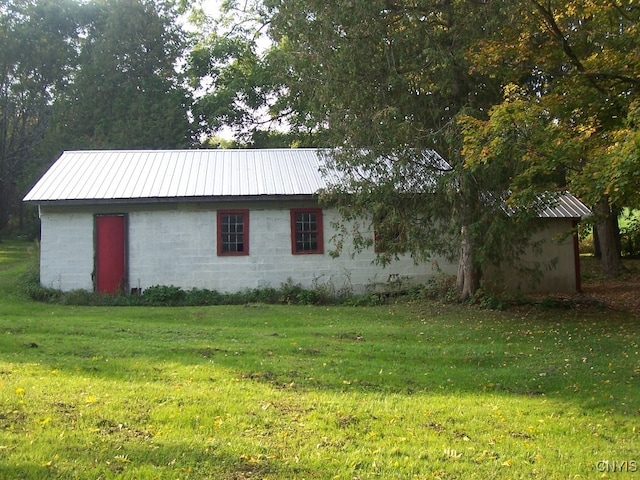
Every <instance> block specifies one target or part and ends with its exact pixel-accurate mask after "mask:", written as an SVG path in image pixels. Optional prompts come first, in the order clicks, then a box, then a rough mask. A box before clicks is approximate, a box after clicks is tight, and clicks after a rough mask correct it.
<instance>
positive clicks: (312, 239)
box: [295, 212, 318, 252]
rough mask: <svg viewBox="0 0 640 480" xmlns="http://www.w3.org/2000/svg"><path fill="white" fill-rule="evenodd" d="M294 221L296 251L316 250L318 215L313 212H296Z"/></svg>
mask: <svg viewBox="0 0 640 480" xmlns="http://www.w3.org/2000/svg"><path fill="white" fill-rule="evenodd" d="M295 219H296V225H295V229H296V236H295V238H296V247H295V248H296V251H298V252H309V251H317V250H318V215H317V214H316V213H313V212H298V213H296V216H295Z"/></svg>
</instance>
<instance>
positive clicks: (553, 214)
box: [538, 192, 591, 218]
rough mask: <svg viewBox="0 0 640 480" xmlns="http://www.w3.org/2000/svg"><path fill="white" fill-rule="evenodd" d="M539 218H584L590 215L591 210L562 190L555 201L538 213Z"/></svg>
mask: <svg viewBox="0 0 640 480" xmlns="http://www.w3.org/2000/svg"><path fill="white" fill-rule="evenodd" d="M538 215H539V216H540V217H541V218H585V217H588V216H590V215H591V210H589V208H588V207H587V206H586V205H585V204H584V203H582V202H581V201H580V200H578V199H577V198H576V197H574V196H573V195H571V194H570V193H569V192H564V193H562V194H561V195H559V196H558V198H557V202H556V203H555V204H554V205H551V206H549V207H547V208H545V209H544V210H542V211H541V212H540V213H539V214H538Z"/></svg>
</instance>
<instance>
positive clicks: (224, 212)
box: [217, 209, 249, 257]
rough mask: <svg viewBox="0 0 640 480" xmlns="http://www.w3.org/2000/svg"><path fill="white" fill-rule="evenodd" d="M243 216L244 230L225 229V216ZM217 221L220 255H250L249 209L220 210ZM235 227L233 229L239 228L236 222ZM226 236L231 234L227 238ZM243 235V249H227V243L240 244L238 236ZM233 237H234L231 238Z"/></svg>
mask: <svg viewBox="0 0 640 480" xmlns="http://www.w3.org/2000/svg"><path fill="white" fill-rule="evenodd" d="M238 215H240V216H241V217H242V231H240V232H238V231H224V226H225V223H226V222H225V217H227V216H238ZM217 218H218V221H217V246H218V255H219V256H221V257H226V256H239V255H249V210H245V209H235V210H218V216H217ZM234 225H235V227H236V228H234V229H232V230H237V226H238V223H237V222H236V223H234ZM225 236H230V237H229V238H225ZM240 236H241V237H242V239H241V240H242V250H241V251H238V250H225V245H229V244H231V245H236V246H237V245H239V242H238V240H239V239H238V237H240ZM231 237H233V238H231Z"/></svg>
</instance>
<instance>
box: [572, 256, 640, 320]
mask: <svg viewBox="0 0 640 480" xmlns="http://www.w3.org/2000/svg"><path fill="white" fill-rule="evenodd" d="M624 265H625V267H626V268H627V269H628V271H627V273H625V274H624V275H623V276H622V277H621V278H619V279H615V280H611V279H607V278H604V277H603V276H602V274H601V273H600V265H599V260H597V259H595V258H586V259H585V258H584V257H583V258H582V259H581V267H582V272H583V280H582V293H581V294H580V295H578V297H582V298H586V299H590V300H592V301H597V302H599V303H601V304H602V305H605V306H606V307H608V308H611V309H613V310H619V311H624V312H631V313H634V314H637V315H640V261H639V260H626V261H625V262H624Z"/></svg>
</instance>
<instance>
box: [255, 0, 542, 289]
mask: <svg viewBox="0 0 640 480" xmlns="http://www.w3.org/2000/svg"><path fill="white" fill-rule="evenodd" d="M265 4H266V5H267V6H268V7H269V20H270V34H271V36H272V38H273V39H274V41H275V42H276V43H277V45H278V48H279V49H280V55H281V56H280V58H281V59H284V60H286V63H285V62H282V61H281V65H284V68H281V71H283V72H286V75H283V76H282V80H281V83H282V85H284V86H285V88H283V89H281V91H282V92H284V94H285V95H284V97H283V100H282V102H283V104H286V106H287V107H288V108H290V109H291V112H292V114H291V115H290V116H289V121H290V122H291V123H293V124H296V125H305V126H307V127H311V128H313V129H314V130H315V131H317V132H319V134H320V138H321V139H322V144H323V145H325V146H330V147H338V148H337V149H333V150H332V151H331V153H330V155H329V161H330V165H331V166H333V167H335V168H336V169H337V170H340V171H342V172H343V174H344V175H343V178H346V181H342V182H339V183H336V184H335V186H334V187H333V188H331V189H329V191H327V192H325V197H324V198H325V200H327V201H328V202H330V203H332V204H334V205H336V206H337V207H338V208H339V209H340V211H341V212H342V214H343V216H344V217H346V218H347V219H349V220H353V221H354V223H356V225H357V224H358V222H356V220H358V219H361V220H362V219H365V218H367V217H368V216H369V215H373V222H374V225H373V226H374V228H375V230H376V232H377V234H378V237H379V238H383V239H393V241H389V242H387V245H386V246H385V249H384V250H385V252H384V253H383V254H382V255H381V256H380V260H381V261H382V262H385V261H388V260H390V259H391V258H393V256H395V255H397V254H399V253H402V252H408V253H411V254H412V255H413V256H414V258H416V259H425V258H428V257H429V256H431V255H432V254H434V253H443V254H447V255H450V256H452V257H453V256H458V257H459V259H460V270H459V276H458V286H459V289H460V292H461V297H462V298H468V297H470V296H472V295H473V294H474V293H475V291H476V289H477V288H478V286H479V282H480V279H481V273H482V270H483V269H484V268H486V267H488V266H489V265H492V264H499V263H510V262H515V260H516V259H517V257H518V256H519V255H520V254H521V253H522V252H523V251H524V249H525V248H526V245H527V242H526V239H527V238H528V237H529V236H530V234H531V232H532V223H531V219H532V217H534V216H535V215H536V212H537V211H538V209H539V208H541V207H542V206H543V203H545V202H541V201H539V200H540V198H541V197H539V196H529V197H527V198H524V197H520V199H519V200H520V201H519V203H518V206H519V208H517V209H512V210H511V211H510V212H509V211H508V210H507V209H506V208H505V195H504V194H505V192H507V190H508V186H509V180H510V178H511V177H512V176H513V175H514V174H515V173H514V169H515V171H517V169H518V168H519V167H518V165H513V164H502V165H498V164H495V163H493V164H489V163H484V164H475V166H474V168H469V165H470V164H469V163H468V162H465V156H464V153H465V152H464V151H463V148H462V128H463V126H462V125H461V124H460V123H459V121H458V120H459V118H461V116H463V115H468V114H471V113H473V114H475V115H477V116H481V115H482V112H486V111H487V110H488V109H489V108H490V107H491V106H492V105H493V104H494V103H496V102H498V101H499V100H500V98H501V79H500V78H497V77H496V76H494V75H493V74H492V72H484V71H481V70H478V69H474V68H473V67H474V66H473V64H472V63H471V62H470V61H469V57H468V52H469V51H470V50H471V49H472V48H473V47H474V45H476V44H477V43H478V42H479V41H480V40H481V39H483V38H486V37H487V36H488V35H491V34H493V32H494V31H498V29H499V28H500V27H501V26H502V25H503V24H504V23H507V22H509V21H510V18H509V17H508V16H507V15H505V13H503V12H505V11H506V12H509V10H504V9H503V6H504V5H503V4H502V2H499V1H495V2H477V1H447V0H445V1H427V0H423V1H418V2H416V1H408V0H394V1H382V0H377V1H371V0H367V1H365V0H352V1H342V2H326V1H320V0H302V1H300V0H299V1H288V0H279V1H276V0H273V1H268V2H265ZM429 149H434V150H435V151H437V152H439V153H441V154H442V156H443V157H444V158H445V159H446V160H447V162H448V163H449V164H450V166H451V168H450V169H447V168H443V165H442V163H441V162H439V161H437V160H434V158H433V157H431V156H430V155H426V156H425V153H424V152H425V151H429ZM525 200H526V201H525ZM549 201H552V199H551V200H549ZM528 207H530V208H528ZM363 226H364V227H366V228H367V229H368V228H369V227H370V225H368V224H366V220H365V224H364V225H363ZM352 233H354V234H355V238H356V244H357V245H358V244H359V243H360V245H361V246H365V245H371V244H372V243H373V242H374V239H372V238H370V236H369V237H365V236H362V235H360V233H359V232H358V231H356V232H352Z"/></svg>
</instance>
